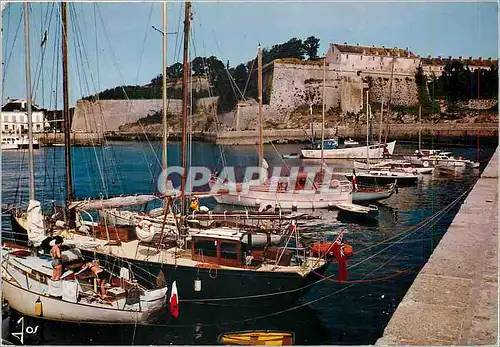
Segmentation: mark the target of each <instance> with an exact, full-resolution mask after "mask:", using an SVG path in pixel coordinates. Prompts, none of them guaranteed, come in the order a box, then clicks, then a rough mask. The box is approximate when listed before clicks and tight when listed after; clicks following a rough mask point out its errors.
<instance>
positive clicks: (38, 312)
mask: <svg viewBox="0 0 500 347" xmlns="http://www.w3.org/2000/svg"><path fill="white" fill-rule="evenodd" d="M35 314H36V315H37V316H38V317H42V316H43V308H42V302H41V301H40V298H38V299H36V301H35Z"/></svg>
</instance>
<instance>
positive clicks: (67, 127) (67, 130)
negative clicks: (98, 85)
mask: <svg viewBox="0 0 500 347" xmlns="http://www.w3.org/2000/svg"><path fill="white" fill-rule="evenodd" d="M61 21H62V75H63V119H64V145H65V146H64V153H65V164H66V207H68V206H69V204H70V203H71V201H72V200H73V182H72V175H71V138H70V136H71V124H70V115H69V90H68V19H67V10H66V2H61Z"/></svg>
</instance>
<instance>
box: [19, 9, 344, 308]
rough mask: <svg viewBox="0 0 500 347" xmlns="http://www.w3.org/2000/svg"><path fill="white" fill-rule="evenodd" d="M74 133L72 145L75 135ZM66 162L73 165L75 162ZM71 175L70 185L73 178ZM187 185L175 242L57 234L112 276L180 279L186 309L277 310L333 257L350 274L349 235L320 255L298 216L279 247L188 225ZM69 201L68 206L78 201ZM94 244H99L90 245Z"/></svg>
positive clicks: (157, 281)
mask: <svg viewBox="0 0 500 347" xmlns="http://www.w3.org/2000/svg"><path fill="white" fill-rule="evenodd" d="M163 13H164V21H163V24H164V32H166V2H164V4H163ZM184 15H185V19H184V74H183V87H184V88H187V82H188V43H189V33H190V20H191V3H190V2H189V1H187V2H185V14H184ZM165 39H166V38H164V40H165ZM187 102H188V99H187V92H186V89H184V93H183V133H184V134H185V133H186V132H187V122H186V120H187ZM67 135H68V138H66V141H68V142H67V144H68V146H67V148H69V133H68V134H67ZM185 148H186V143H185V142H184V141H183V167H184V168H185V165H186V161H185V153H186V152H185ZM164 155H165V154H164ZM67 165H70V162H69V161H68V162H67ZM68 177H69V178H68V180H70V179H71V175H68ZM70 186H71V182H70V181H69V187H70ZM69 187H68V188H69ZM185 187H186V178H185V176H183V179H182V181H181V191H180V194H181V200H182V206H183V207H182V209H181V214H180V216H179V217H178V218H177V215H174V218H175V222H176V226H177V234H176V238H175V239H167V240H166V238H164V236H165V234H164V232H163V231H162V232H161V233H160V238H159V239H158V241H157V242H154V243H151V242H143V241H141V240H138V239H134V240H128V241H125V242H120V243H114V242H109V240H106V239H104V240H103V239H98V238H96V237H95V230H92V225H91V228H90V229H89V230H87V231H82V232H76V230H75V226H73V227H72V226H71V225H69V226H68V225H65V226H62V227H60V228H58V227H57V225H56V227H55V228H54V230H53V233H54V234H58V235H59V236H62V237H64V240H65V241H64V242H65V243H74V244H80V245H81V246H80V247H79V249H80V251H81V254H82V256H83V257H84V258H86V259H95V258H97V259H98V260H99V261H101V262H103V263H106V264H108V265H109V266H110V267H109V271H110V272H111V273H118V272H121V268H122V264H125V265H126V266H127V268H128V270H129V271H128V274H127V276H124V278H125V279H127V280H131V279H132V278H134V279H135V280H137V282H138V283H139V284H140V285H143V286H145V287H146V288H152V287H160V288H163V287H164V286H165V285H166V284H167V285H168V286H169V287H171V288H172V287H173V286H172V284H173V283H174V282H175V283H176V286H175V287H176V288H177V289H178V292H179V296H180V298H181V299H180V301H179V303H180V306H183V305H186V304H192V305H203V307H204V310H205V309H206V308H207V306H211V305H212V304H216V306H219V305H223V306H234V307H242V306H249V307H254V306H255V305H256V304H258V303H259V304H264V303H265V304H267V305H270V306H271V307H275V305H276V304H277V303H280V302H288V301H290V300H292V299H294V298H296V297H297V296H298V295H300V294H301V293H303V292H304V291H306V290H307V289H308V288H310V285H311V283H313V282H314V281H315V280H316V279H318V278H319V276H321V275H322V274H323V273H324V272H325V271H326V270H327V268H328V266H329V264H330V263H331V261H332V259H330V258H329V257H328V258H327V255H330V254H332V252H333V254H336V255H337V256H336V257H335V258H334V259H333V260H336V261H339V264H343V265H342V266H340V268H339V269H340V271H341V274H342V273H344V272H345V261H346V260H347V257H348V252H347V251H345V252H344V251H343V250H344V248H345V246H346V245H345V244H344V243H343V241H342V233H341V234H339V235H338V237H337V238H336V239H335V240H334V241H333V242H329V243H328V247H327V248H328V249H326V252H325V253H320V254H318V255H316V256H313V255H312V252H311V246H304V245H302V244H301V236H300V231H299V226H298V224H297V222H296V218H291V219H290V220H289V223H288V225H287V226H286V228H284V240H283V243H282V244H280V245H279V246H273V245H272V244H271V242H270V241H269V242H266V244H265V245H259V244H257V242H254V237H255V236H254V235H255V234H262V235H265V238H267V239H271V234H270V233H268V232H266V230H262V229H261V230H259V231H247V230H244V229H241V228H238V227H215V228H210V229H198V230H193V229H191V230H189V228H187V226H186V224H187V219H186V211H185V198H186V194H185ZM70 192H71V189H68V194H70ZM68 197H69V198H70V197H71V195H68ZM69 198H68V202H67V207H70V206H71V203H72V202H71V200H70V199H69ZM169 205H170V206H171V203H170V204H169V203H168V201H167V207H166V208H165V212H164V213H165V214H164V218H166V216H167V211H168V209H169ZM35 210H36V209H35ZM14 220H15V221H17V220H19V219H17V218H14ZM28 221H30V220H29V218H28ZM30 222H32V221H30ZM75 224H76V223H75ZM164 227H165V226H162V228H164ZM25 230H26V229H25ZM37 230H40V229H37ZM27 231H28V236H29V238H30V241H33V240H32V238H31V237H32V236H33V232H32V231H33V229H32V228H29V227H28V228H27ZM39 237H40V239H41V238H42V237H43V235H41V234H40V235H39ZM37 241H39V242H44V240H37ZM88 243H93V245H92V246H90V245H88V246H86V245H85V244H88Z"/></svg>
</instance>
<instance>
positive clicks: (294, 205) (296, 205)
mask: <svg viewBox="0 0 500 347" xmlns="http://www.w3.org/2000/svg"><path fill="white" fill-rule="evenodd" d="M297 207H298V204H297V201H294V202H292V211H297Z"/></svg>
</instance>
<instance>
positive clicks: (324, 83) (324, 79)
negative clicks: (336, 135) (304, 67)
mask: <svg viewBox="0 0 500 347" xmlns="http://www.w3.org/2000/svg"><path fill="white" fill-rule="evenodd" d="M325 85H326V55H325V57H324V58H323V98H322V99H323V101H322V104H323V105H322V106H323V107H322V110H321V171H322V172H323V155H324V153H323V152H324V149H325V96H326V95H325V94H326V87H325Z"/></svg>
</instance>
